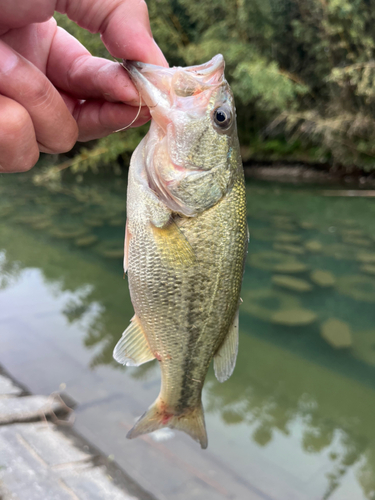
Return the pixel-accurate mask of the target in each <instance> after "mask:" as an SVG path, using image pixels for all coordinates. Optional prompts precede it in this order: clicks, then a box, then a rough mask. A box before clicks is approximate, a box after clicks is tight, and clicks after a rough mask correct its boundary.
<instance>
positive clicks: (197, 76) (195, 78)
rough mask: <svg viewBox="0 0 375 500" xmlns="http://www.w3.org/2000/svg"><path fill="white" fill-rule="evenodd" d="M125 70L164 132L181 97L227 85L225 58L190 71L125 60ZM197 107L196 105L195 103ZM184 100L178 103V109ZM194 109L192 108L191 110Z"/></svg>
mask: <svg viewBox="0 0 375 500" xmlns="http://www.w3.org/2000/svg"><path fill="white" fill-rule="evenodd" d="M122 66H123V67H124V68H125V69H126V71H127V72H128V73H129V75H130V78H131V80H132V82H133V84H134V85H135V87H136V89H137V90H138V92H139V94H140V97H141V98H142V100H143V102H144V103H145V104H146V105H147V106H148V107H149V108H150V112H151V115H152V117H153V118H154V119H155V120H156V122H158V124H159V125H161V126H162V128H165V126H166V125H167V123H168V122H169V121H170V120H169V118H168V116H169V111H170V110H171V109H172V108H173V107H174V106H175V105H176V102H177V101H178V99H179V98H181V97H192V96H197V95H200V94H202V92H204V91H205V90H211V91H212V89H213V88H216V87H217V86H218V85H220V84H221V83H222V82H223V81H224V67H225V63H224V57H223V56H222V55H221V54H218V55H216V56H214V57H213V58H212V59H211V60H210V61H208V62H206V63H204V64H200V65H196V66H189V67H187V68H181V67H172V68H165V67H163V66H155V65H153V64H147V63H143V62H138V61H127V60H123V62H122ZM196 104H197V103H196ZM180 106H183V104H181V99H180V100H179V107H180ZM190 107H191V106H190Z"/></svg>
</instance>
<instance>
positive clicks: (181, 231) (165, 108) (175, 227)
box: [114, 55, 248, 448]
mask: <svg viewBox="0 0 375 500" xmlns="http://www.w3.org/2000/svg"><path fill="white" fill-rule="evenodd" d="M124 65H125V68H126V69H127V70H128V71H129V73H130V75H131V78H132V80H133V82H134V84H135V86H136V87H137V88H138V90H139V92H140V94H141V97H142V99H143V101H144V102H145V103H146V104H147V105H148V106H149V108H150V112H151V115H152V121H151V126H150V130H149V132H148V134H147V135H146V137H145V138H144V139H143V140H142V141H141V143H140V144H139V146H138V147H137V149H136V150H135V152H134V154H133V156H132V159H131V163H130V169H129V182H128V195H127V224H126V235H125V257H124V268H125V271H127V273H128V279H129V288H130V295H131V300H132V303H133V306H134V311H135V316H134V317H133V319H132V321H131V323H130V326H129V327H128V328H127V329H126V330H125V332H124V333H123V335H122V338H121V339H120V341H119V342H118V344H117V346H116V348H115V350H114V358H115V359H116V360H117V361H118V362H119V363H122V364H124V365H127V366H139V365H141V364H142V363H146V362H148V361H150V360H152V359H155V358H156V359H157V360H158V361H159V363H160V368H161V375H162V382H161V390H160V394H159V397H158V398H157V400H156V401H155V402H154V404H153V405H152V406H151V407H150V408H149V409H148V410H147V411H146V413H145V414H144V415H143V416H142V417H141V418H140V419H139V420H138V422H137V423H136V424H135V425H134V427H133V428H132V429H131V431H130V432H129V433H128V437H129V438H135V437H137V436H139V435H141V434H146V433H148V432H152V431H155V430H157V429H161V428H162V427H170V428H175V429H179V430H182V431H184V432H186V433H187V434H189V435H190V436H191V437H192V438H193V439H195V440H197V441H198V442H199V443H200V444H201V447H202V448H206V447H207V434H206V428H205V421H204V414H203V408H202V402H201V393H202V387H203V383H204V379H205V377H206V373H207V370H208V367H209V364H210V362H211V360H212V358H213V359H214V370H215V374H216V377H217V379H218V380H219V381H220V382H224V381H225V380H227V379H228V378H229V377H230V375H231V374H232V372H233V370H234V366H235V363H236V356H237V350H238V307H239V302H240V289H241V283H242V275H243V270H244V261H245V256H246V251H247V242H248V233H247V224H246V200H245V184H244V175H243V168H242V162H241V157H240V152H239V143H238V138H237V128H236V111H235V105H234V99H233V95H232V92H231V90H230V87H229V85H228V83H227V81H226V80H225V78H224V59H223V57H222V56H221V55H217V56H215V57H214V58H213V59H212V60H211V61H209V62H208V63H206V64H203V65H201V66H192V67H187V68H180V67H174V68H163V67H158V66H153V65H150V64H144V63H138V62H124Z"/></svg>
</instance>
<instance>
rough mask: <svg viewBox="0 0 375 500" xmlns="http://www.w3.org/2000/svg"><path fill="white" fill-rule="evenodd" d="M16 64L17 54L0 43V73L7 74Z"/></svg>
mask: <svg viewBox="0 0 375 500" xmlns="http://www.w3.org/2000/svg"><path fill="white" fill-rule="evenodd" d="M17 63H18V56H17V54H15V53H14V52H13V50H12V49H11V48H10V47H8V45H7V44H6V43H4V42H1V41H0V72H1V73H5V74H6V73H9V71H11V70H12V69H13V68H14V67H15V66H16V65H17Z"/></svg>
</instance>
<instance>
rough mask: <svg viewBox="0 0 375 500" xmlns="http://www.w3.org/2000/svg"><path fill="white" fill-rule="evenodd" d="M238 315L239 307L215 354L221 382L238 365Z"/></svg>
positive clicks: (215, 365) (215, 367)
mask: <svg viewBox="0 0 375 500" xmlns="http://www.w3.org/2000/svg"><path fill="white" fill-rule="evenodd" d="M238 316H239V311H238V309H237V312H236V314H235V316H234V320H233V323H232V325H231V327H230V329H229V332H228V334H227V336H226V337H225V339H224V340H223V343H222V344H221V346H220V347H219V349H218V350H217V351H216V354H215V356H214V370H215V375H216V378H217V379H218V381H219V382H225V381H226V380H228V378H229V377H230V376H231V375H232V373H233V370H234V367H235V366H236V359H237V352H238Z"/></svg>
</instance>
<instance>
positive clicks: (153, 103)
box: [122, 59, 171, 109]
mask: <svg viewBox="0 0 375 500" xmlns="http://www.w3.org/2000/svg"><path fill="white" fill-rule="evenodd" d="M122 66H123V67H124V68H125V70H126V71H127V72H128V73H129V75H130V78H131V80H132V82H133V84H134V86H135V88H136V89H137V90H138V92H139V95H140V97H141V98H142V100H143V101H144V102H145V103H146V105H147V106H148V107H149V108H150V109H152V108H156V107H157V106H161V107H163V108H164V109H169V108H170V107H171V106H170V103H169V99H168V98H167V97H166V95H165V92H163V91H162V90H161V89H159V88H158V87H157V86H156V85H154V84H153V83H152V82H150V80H149V79H148V78H147V77H146V76H145V75H144V74H143V73H142V70H144V69H145V68H149V69H152V70H155V71H160V70H165V69H166V68H164V67H163V66H156V65H154V64H147V63H143V62H140V61H129V60H126V59H123V61H122Z"/></svg>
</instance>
